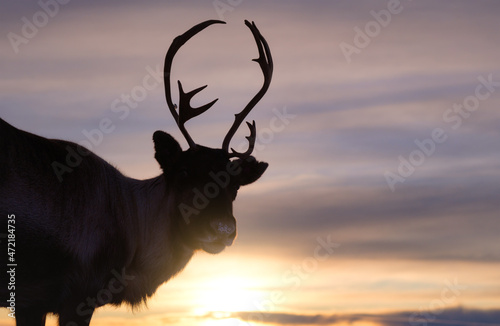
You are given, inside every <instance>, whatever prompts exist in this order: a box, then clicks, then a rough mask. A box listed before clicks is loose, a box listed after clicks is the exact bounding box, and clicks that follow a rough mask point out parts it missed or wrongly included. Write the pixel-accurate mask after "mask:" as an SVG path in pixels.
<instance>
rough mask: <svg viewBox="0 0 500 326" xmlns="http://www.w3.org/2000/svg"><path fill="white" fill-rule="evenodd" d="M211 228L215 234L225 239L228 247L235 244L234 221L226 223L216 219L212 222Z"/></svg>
mask: <svg viewBox="0 0 500 326" xmlns="http://www.w3.org/2000/svg"><path fill="white" fill-rule="evenodd" d="M210 227H211V228H212V229H213V230H214V231H215V233H216V234H217V235H218V236H219V237H221V238H222V239H224V242H225V243H226V245H227V246H230V245H231V244H232V243H233V240H234V238H235V237H236V223H235V222H234V220H233V221H224V220H221V219H214V220H213V221H211V222H210Z"/></svg>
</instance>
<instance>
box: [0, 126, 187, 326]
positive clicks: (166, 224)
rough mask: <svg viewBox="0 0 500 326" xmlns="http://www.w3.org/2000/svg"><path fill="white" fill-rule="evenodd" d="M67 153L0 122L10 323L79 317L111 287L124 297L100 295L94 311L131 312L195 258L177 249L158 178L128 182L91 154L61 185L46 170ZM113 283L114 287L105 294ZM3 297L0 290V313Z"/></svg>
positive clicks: (56, 143)
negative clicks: (10, 229) (10, 255)
mask: <svg viewBox="0 0 500 326" xmlns="http://www.w3.org/2000/svg"><path fill="white" fill-rule="evenodd" d="M67 146H70V147H71V148H73V149H74V150H75V151H76V150H77V146H79V145H77V144H74V143H70V142H66V141H62V140H52V139H45V138H42V137H39V136H36V135H33V134H30V133H27V132H24V131H21V130H18V129H16V128H14V127H12V126H11V125H9V124H7V123H6V122H5V121H3V120H1V119H0V148H1V159H0V160H1V164H0V198H1V200H0V214H1V216H2V219H1V222H2V223H1V230H2V232H4V230H7V225H6V221H7V220H6V217H7V215H10V214H14V215H15V221H16V224H15V235H16V256H15V257H16V263H17V268H16V288H15V295H16V311H17V316H18V318H19V317H21V316H22V314H23V311H24V310H25V309H28V308H31V309H33V308H36V309H39V310H40V311H44V312H45V313H47V312H53V313H58V314H60V313H61V314H63V315H64V312H65V309H66V310H67V309H69V310H70V311H69V314H70V315H77V311H76V308H77V306H78V305H79V304H80V303H86V302H87V300H86V299H87V298H88V297H89V298H97V294H98V292H99V291H101V290H103V289H104V290H105V291H109V292H111V291H110V290H109V289H107V288H108V287H109V286H111V287H112V288H113V289H122V290H121V291H115V292H116V293H112V292H111V294H112V295H111V298H108V297H106V296H105V295H104V294H103V295H102V300H96V303H97V306H99V305H103V304H106V303H115V304H120V303H121V302H123V301H124V302H127V303H130V304H138V303H140V302H141V301H143V300H145V299H146V298H147V297H149V296H151V295H152V294H153V293H154V292H155V290H156V288H157V287H158V286H159V285H160V284H162V283H163V282H165V281H167V280H168V279H169V278H170V277H172V276H173V275H175V274H176V273H177V272H179V271H180V270H181V269H182V268H183V267H184V266H185V265H186V264H187V262H188V261H189V259H190V258H191V256H192V254H193V249H192V248H188V247H187V246H186V245H185V243H184V242H183V241H180V239H179V237H180V236H181V232H180V231H179V229H178V227H179V223H184V222H183V220H182V216H180V214H179V212H178V210H177V209H176V207H175V206H174V205H172V199H173V198H175V194H170V195H169V192H170V191H171V190H170V189H169V187H168V185H167V184H166V182H165V178H164V176H163V175H160V176H158V177H156V178H153V179H149V180H143V181H139V180H134V179H131V178H127V177H125V176H123V175H122V174H121V173H120V172H119V171H118V170H117V169H115V168H114V167H112V166H111V165H110V164H108V163H107V162H105V161H104V160H102V159H101V158H99V157H98V156H96V155H94V154H93V153H89V154H88V155H86V156H83V157H82V162H81V164H80V165H79V166H78V167H76V168H75V169H74V171H72V172H71V173H68V174H66V175H65V180H64V182H59V180H58V179H57V177H56V174H55V173H54V171H53V170H52V163H53V162H54V161H57V162H65V158H66V155H67V153H68V152H67ZM35 181H36V182H35ZM169 198H170V200H169ZM172 208H173V209H172ZM3 243H5V241H3ZM3 252H4V253H6V252H7V249H6V248H5V250H4V251H3ZM4 265H5V264H4ZM117 274H119V275H120V276H122V278H125V280H120V279H119V277H117ZM34 275H36V277H34ZM7 276H8V275H7V274H6V273H1V276H0V277H1V279H2V281H3V282H2V283H1V284H7V283H8V282H7ZM112 279H117V284H109V283H110V280H112ZM122 281H125V282H126V283H127V285H126V286H123V284H120V282H122ZM122 283H123V282H122ZM10 292H11V291H8V289H7V286H2V287H1V288H0V299H1V302H2V305H3V306H5V305H6V303H7V300H8V299H9V295H10ZM108 299H109V300H108ZM99 301H100V302H99ZM75 304H76V306H75ZM68 305H69V306H70V307H69V308H67V306H68ZM85 306H87V305H85ZM89 308H90V307H86V309H84V311H88V310H89ZM71 310H73V311H71ZM89 317H90V316H89V315H88V314H87V316H86V318H85V319H87V318H89ZM73 319H74V318H73Z"/></svg>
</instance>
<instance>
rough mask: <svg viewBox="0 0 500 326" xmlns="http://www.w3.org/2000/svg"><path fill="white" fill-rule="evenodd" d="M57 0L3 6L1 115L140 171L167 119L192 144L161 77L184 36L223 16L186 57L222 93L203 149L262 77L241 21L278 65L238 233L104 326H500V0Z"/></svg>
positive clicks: (182, 74) (186, 68)
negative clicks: (255, 31) (256, 174)
mask: <svg viewBox="0 0 500 326" xmlns="http://www.w3.org/2000/svg"><path fill="white" fill-rule="evenodd" d="M55 1H56V0H41V1H40V2H39V3H38V4H37V2H36V1H8V2H6V1H3V2H2V4H1V5H0V31H1V38H0V57H1V60H0V90H1V92H0V116H1V117H2V118H3V119H5V120H6V121H7V122H9V123H11V124H13V125H14V126H16V127H18V128H20V129H23V130H27V131H29V132H32V133H36V134H39V135H42V136H44V137H48V138H60V139H66V140H70V141H74V142H82V141H85V142H87V144H89V145H90V146H89V147H90V149H91V150H92V151H94V152H95V153H96V154H98V155H99V156H101V157H102V158H104V159H106V160H107V161H108V162H110V163H112V164H113V165H114V166H116V167H117V168H119V170H120V171H122V172H123V173H124V174H126V175H127V176H130V177H134V178H137V179H145V178H150V177H153V176H156V175H158V174H160V173H161V171H160V169H159V166H158V164H157V162H156V161H155V159H154V151H153V142H152V140H151V137H152V134H153V132H154V131H156V130H164V131H166V132H168V133H171V134H172V135H173V136H174V137H175V138H176V139H177V140H178V141H179V142H180V143H181V146H182V147H183V148H184V149H186V148H187V143H186V142H185V140H184V139H183V137H182V135H181V133H180V132H179V131H178V129H177V127H176V125H175V123H174V121H173V118H172V116H171V115H170V113H169V112H168V109H167V106H166V104H165V99H164V91H163V80H162V76H161V71H162V69H163V59H164V55H165V52H166V50H167V48H168V46H169V45H170V43H171V41H172V40H173V38H174V37H175V36H177V35H179V34H181V33H183V32H184V31H186V30H187V29H189V28H190V27H191V26H193V25H195V24H197V23H199V22H201V21H204V20H207V19H221V20H224V21H226V22H227V25H216V26H212V27H210V28H209V29H207V30H205V31H203V32H202V33H201V34H199V35H197V36H196V37H195V38H193V39H192V40H191V41H190V42H189V43H188V44H186V46H185V47H183V48H182V49H181V50H180V51H179V53H178V55H177V57H176V59H175V60H174V64H173V76H172V80H173V81H174V82H175V80H178V79H180V80H182V82H183V86H184V87H185V89H186V90H189V89H194V88H196V87H199V86H202V85H205V84H208V85H209V86H208V88H207V89H205V90H204V91H203V92H202V93H200V94H199V95H197V96H196V97H195V98H194V100H193V104H194V105H201V104H204V103H206V102H209V101H211V100H212V99H215V98H219V101H218V102H217V103H216V105H215V106H214V107H213V108H212V109H211V110H210V111H208V112H207V113H205V114H203V115H202V116H199V117H197V118H194V119H193V120H192V121H189V122H188V123H187V124H186V126H187V128H188V129H189V131H190V133H191V135H192V136H193V139H194V140H195V141H196V142H197V143H200V144H202V145H205V146H210V147H220V146H221V144H222V139H223V138H224V135H225V134H226V132H227V130H228V129H229V127H230V126H231V123H232V121H233V114H234V113H237V112H239V111H240V110H241V109H242V108H243V107H244V105H245V104H246V103H247V102H248V101H249V100H250V99H251V98H252V96H253V95H254V94H255V93H256V92H257V91H258V90H259V88H260V86H261V83H262V75H261V72H260V70H259V67H258V65H257V64H256V63H254V62H252V61H251V59H253V58H256V57H257V56H258V54H257V49H256V46H255V42H254V40H253V38H252V35H251V33H250V31H249V30H248V28H247V27H246V26H245V25H244V20H245V19H248V20H251V21H255V23H256V24H257V26H258V28H259V29H260V31H261V33H262V34H263V35H264V37H265V38H266V39H267V41H268V42H269V45H270V48H271V51H272V54H273V58H274V62H275V69H274V77H273V81H272V84H271V87H270V89H269V91H268V93H267V94H266V96H265V97H264V98H263V100H262V101H261V102H260V103H259V104H258V105H257V107H256V108H255V109H254V110H253V111H252V112H251V114H250V115H249V117H248V119H249V120H255V121H256V124H257V131H258V139H257V145H256V149H255V152H254V156H255V157H256V158H258V159H259V160H262V161H266V162H269V164H270V167H269V169H268V170H267V172H266V173H265V174H264V176H263V177H262V178H261V179H260V180H259V181H258V182H256V183H255V184H252V185H251V186H248V187H244V188H242V189H241V190H240V192H239V194H238V198H237V200H236V202H235V205H234V210H235V216H236V218H237V222H238V237H237V239H236V241H235V244H234V245H233V246H231V247H230V248H228V249H226V250H225V251H224V252H222V253H221V254H219V255H216V256H213V255H209V254H207V253H202V252H200V253H197V254H196V255H195V256H194V257H193V259H192V261H191V262H190V263H189V264H188V266H187V267H186V269H185V270H184V271H183V272H182V273H181V274H180V275H178V276H177V277H176V278H175V279H173V280H172V281H170V282H168V283H166V284H164V285H163V286H162V287H160V288H159V290H158V291H157V293H156V295H155V296H154V297H153V298H152V299H151V300H150V301H149V302H148V307H143V308H142V309H140V310H138V311H134V312H133V311H131V309H130V308H127V307H126V306H124V307H121V308H113V307H109V308H108V307H106V308H100V309H98V310H97V312H96V314H95V315H94V318H93V319H92V323H91V325H96V326H103V325H112V326H114V325H116V326H118V325H126V326H136V325H137V326H143V325H154V326H160V325H175V326H178V325H193V326H215V325H217V326H218V325H220V326H229V325H255V326H260V325H271V326H276V325H299V326H310V325H333V326H341V325H354V326H395V325H410V326H416V325H419V326H420V325H421V326H425V325H428V326H431V325H435V326H437V325H439V326H440V325H448V326H449V325H456V326H459V325H460V326H461V325H464V326H466V325H467V326H469V325H479V326H485V325H500V241H499V238H500V237H499V235H500V182H499V180H500V109H499V106H500V32H499V31H500V19H499V17H500V1H495V0H490V1H485V0H476V1H465V0H454V1H451V0H443V1H433V0H413V1H411V0H401V1H396V0H388V1H378V0H370V1H368V0H365V1H353V0H351V1H349V0H342V1H320V0H313V1H285V0H279V1H261V0H258V1H249V0H246V1H244V0H220V1H219V0H215V1H213V0H209V1H153V0H148V1H131V0H127V1H123V0H122V1H119V0H112V1H106V2H100V1H97V0H92V1H83V0H71V1H68V0H64V1H63V0H59V1H60V2H55ZM47 3H49V4H50V5H45V4H47ZM55 3H56V4H57V6H56V5H54V4H55ZM41 4H42V5H41ZM35 24H36V25H35ZM148 76H149V77H148ZM174 91H175V89H174ZM127 96H128V97H130V98H132V100H131V101H129V102H128V103H127V102H124V101H123V99H124V98H126V97H127ZM175 99H176V97H175V95H174V100H175ZM117 105H120V109H119V110H118V109H117V107H118V106H117ZM103 120H106V121H109V120H111V122H112V126H113V128H112V129H113V130H112V131H111V132H109V133H102V135H103V137H102V139H97V138H89V136H88V135H89V134H93V135H96V133H95V130H96V129H98V128H99V126H100V123H101V121H103ZM92 131H94V133H93V132H92ZM247 133H248V131H247V129H246V127H242V128H241V130H240V131H239V132H238V133H237V135H236V136H235V138H234V140H233V143H232V146H233V147H235V148H238V146H240V145H241V144H243V145H244V144H245V143H246V140H245V138H244V136H245V135H246V134H247ZM7 312H8V311H7V310H5V309H2V310H0V326H4V325H5V326H6V325H9V326H11V325H15V322H14V321H13V320H12V319H11V318H9V317H7ZM48 324H50V325H56V319H55V318H53V317H51V318H50V319H49V323H48Z"/></svg>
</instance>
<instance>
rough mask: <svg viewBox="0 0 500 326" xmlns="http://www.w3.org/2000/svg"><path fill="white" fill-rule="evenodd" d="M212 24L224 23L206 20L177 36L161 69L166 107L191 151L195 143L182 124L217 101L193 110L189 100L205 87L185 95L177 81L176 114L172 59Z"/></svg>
mask: <svg viewBox="0 0 500 326" xmlns="http://www.w3.org/2000/svg"><path fill="white" fill-rule="evenodd" d="M213 24H225V22H223V21H220V20H207V21H205V22H202V23H199V24H198V25H196V26H193V27H191V28H190V29H189V30H188V31H187V32H185V33H184V34H182V35H179V36H177V37H176V38H175V39H174V40H173V42H172V44H171V45H170V47H169V48H168V51H167V54H166V56H165V65H164V68H163V79H164V84H165V98H166V100H167V105H168V108H169V109H170V112H171V113H172V116H173V117H174V119H175V122H176V123H177V126H178V127H179V129H180V130H181V132H182V134H183V135H184V138H186V141H187V142H188V144H189V147H190V148H192V149H195V148H196V143H195V142H194V141H193V139H192V138H191V136H190V135H189V133H188V132H187V130H186V128H185V127H184V123H186V121H188V120H189V119H191V118H194V117H196V116H198V115H200V114H202V113H203V112H205V111H207V110H208V109H209V108H210V107H211V106H212V105H214V103H215V102H217V99H215V100H214V101H212V102H210V103H208V104H205V105H203V106H200V107H198V108H193V107H192V106H191V103H190V101H191V99H192V98H193V96H195V95H196V94H197V93H199V92H200V91H202V90H203V89H204V88H205V87H207V85H205V86H202V87H199V88H197V89H195V90H192V91H190V92H187V93H185V92H184V90H183V89H182V84H181V82H180V81H177V83H178V87H179V113H177V111H176V109H177V106H176V105H175V104H174V103H173V101H172V93H171V89H170V72H171V69H172V61H173V59H174V56H175V54H176V53H177V51H178V50H179V49H180V48H181V47H182V46H183V45H184V44H185V43H186V42H187V41H189V39H191V38H192V37H193V36H195V35H196V34H198V33H199V32H201V31H202V30H204V29H205V28H207V27H208V26H210V25H213Z"/></svg>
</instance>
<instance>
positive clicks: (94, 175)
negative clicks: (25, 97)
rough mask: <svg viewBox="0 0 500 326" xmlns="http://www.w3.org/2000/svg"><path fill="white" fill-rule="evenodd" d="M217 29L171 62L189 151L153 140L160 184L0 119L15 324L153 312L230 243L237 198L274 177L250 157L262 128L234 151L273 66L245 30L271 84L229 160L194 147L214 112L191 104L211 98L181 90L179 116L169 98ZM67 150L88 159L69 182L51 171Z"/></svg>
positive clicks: (5, 295) (2, 293)
mask: <svg viewBox="0 0 500 326" xmlns="http://www.w3.org/2000/svg"><path fill="white" fill-rule="evenodd" d="M219 23H224V22H222V21H217V20H210V21H206V22H203V23H200V24H198V25H196V26H194V27H192V28H191V29H189V30H188V31H187V32H185V33H184V34H182V35H180V36H178V37H176V38H175V39H174V41H173V42H172V44H171V46H170V48H169V49H168V51H167V54H166V57H165V67H164V80H165V94H166V101H167V104H168V107H169V109H170V112H171V113H172V115H173V117H174V119H175V121H176V123H177V125H178V126H179V128H180V130H181V132H182V134H183V136H184V137H185V138H186V140H187V142H188V144H189V149H187V150H185V151H183V150H182V149H181V146H180V145H179V143H178V142H177V141H176V140H175V139H174V138H173V137H172V136H170V135H169V134H167V133H165V132H163V131H156V132H155V133H154V134H153V142H154V148H155V158H156V160H157V161H158V163H159V164H160V167H161V169H162V171H163V173H162V174H161V175H160V176H158V177H156V178H152V179H149V180H135V179H132V178H129V177H126V176H124V175H122V174H121V173H120V172H119V171H118V170H117V169H115V168H114V167H113V166H111V165H110V164H108V163H107V162H105V161H104V160H103V159H101V158H100V157H98V156H97V155H95V154H93V153H91V152H90V151H88V150H87V149H85V148H83V147H81V146H79V145H77V144H75V143H72V142H68V141H64V140H56V139H47V138H43V137H40V136H37V135H34V134H31V133H28V132H25V131H22V130H19V129H17V128H15V127H13V126H11V125H10V124H8V123H7V122H5V121H4V120H2V119H0V153H1V154H0V216H1V218H0V224H1V225H0V227H1V230H2V231H1V232H7V230H9V234H10V233H12V235H13V236H12V238H15V242H14V241H11V242H14V246H15V247H13V246H12V244H11V243H8V241H6V240H7V239H5V238H4V239H2V246H3V249H2V260H1V261H2V266H4V267H5V266H9V267H8V268H11V270H12V272H11V274H12V273H13V274H14V281H13V280H12V275H11V274H8V273H5V272H2V273H0V275H1V276H0V279H1V281H2V283H1V287H0V299H1V305H2V306H3V307H8V308H9V309H10V310H11V313H14V312H15V317H16V323H17V325H18V326H25V325H44V324H45V316H46V315H47V314H48V313H54V314H57V315H58V316H59V325H64V326H67V325H68V326H77V325H88V324H89V323H90V319H91V318H92V314H93V312H94V310H95V308H97V307H100V306H103V305H105V304H113V305H120V304H122V303H128V304H130V305H132V306H134V305H139V304H141V303H142V302H145V301H146V300H147V298H148V297H150V296H151V295H153V293H154V292H155V291H156V289H157V288H158V287H159V286H160V285H161V284H162V283H164V282H166V281H168V280H169V279H170V278H171V277H173V276H174V275H176V274H177V273H179V272H180V271H181V270H182V269H183V268H184V266H185V265H186V264H187V263H188V261H189V260H190V259H191V257H192V255H193V253H194V252H195V251H197V250H204V251H206V252H208V253H212V254H215V253H219V252H221V251H222V250H223V249H224V248H225V247H226V246H230V245H231V244H232V243H233V241H234V239H235V236H236V220H235V218H234V216H233V209H232V202H233V201H234V200H235V198H236V194H237V190H238V188H239V187H240V186H244V185H248V184H250V183H253V182H254V181H256V180H257V179H258V178H259V177H260V176H261V175H262V174H263V173H264V171H265V170H266V168H267V167H268V164H267V163H264V162H258V161H257V160H256V159H255V158H254V157H253V156H251V153H252V151H253V148H254V144H255V138H256V128H255V121H254V122H253V123H252V124H250V123H248V122H247V125H248V127H249V129H250V136H248V137H247V138H248V141H249V147H248V150H247V151H246V152H244V153H239V152H236V151H235V150H233V149H231V150H230V149H229V144H230V142H231V139H232V137H233V136H234V134H235V132H236V131H237V129H238V128H239V126H240V125H241V123H242V121H243V120H244V119H245V117H246V116H247V114H248V113H249V112H250V110H252V109H253V107H255V105H256V104H257V103H258V102H259V100H260V99H261V98H262V97H263V96H264V94H265V93H266V91H267V90H268V88H269V85H270V82H271V77H272V73H273V62H272V57H271V52H270V50H269V47H268V45H267V42H266V40H265V39H264V38H263V37H262V35H261V34H260V32H259V30H258V29H257V27H256V26H255V24H254V23H249V22H248V21H245V24H246V25H247V26H248V27H249V28H250V30H251V32H252V34H253V36H254V38H255V41H256V43H257V48H258V51H259V58H257V59H254V61H256V62H257V63H258V64H259V65H260V68H261V69H262V72H263V75H264V84H263V85H262V88H261V89H260V90H259V92H258V93H257V94H256V95H255V96H254V97H253V99H252V100H251V101H250V102H249V103H248V104H247V105H246V107H245V108H244V109H243V110H242V111H241V112H240V113H238V114H236V117H235V121H234V124H233V125H232V127H231V128H230V130H229V132H228V133H227V135H226V136H225V138H224V141H223V144H222V148H220V149H213V148H208V147H204V146H202V145H199V144H196V143H195V142H194V141H193V139H192V138H191V137H190V135H189V134H188V132H187V130H186V128H185V127H184V124H185V122H186V121H188V120H189V119H192V118H194V117H196V116H198V115H200V114H202V113H203V112H205V111H206V110H208V109H209V108H210V107H211V106H212V105H213V104H214V103H215V102H216V101H217V100H214V101H212V102H211V103H208V104H206V105H203V106H201V107H199V108H193V107H192V106H191V104H190V100H191V98H192V97H193V96H194V95H195V94H197V93H198V92H200V91H201V90H202V89H204V88H205V87H206V86H203V87H200V88H198V89H195V90H193V91H190V92H187V93H185V92H184V90H183V88H182V84H181V83H180V82H178V87H179V108H178V109H177V106H176V105H175V104H173V101H172V97H171V90H170V70H171V66H172V61H173V58H174V56H175V54H176V53H177V51H178V50H179V48H180V47H181V46H182V45H183V44H184V43H186V42H187V41H188V40H189V39H190V38H192V37H193V36H194V35H196V34H197V33H199V32H200V31H202V30H203V29H205V28H206V27H208V26H210V25H212V24H219ZM68 149H71V150H72V151H74V152H78V153H82V152H84V153H86V155H85V156H84V157H82V160H81V162H80V163H79V165H78V166H77V167H75V169H74V170H73V171H72V172H71V173H68V174H67V175H66V176H65V178H64V180H63V181H62V182H60V180H58V178H57V177H56V175H55V173H54V171H53V170H52V168H51V164H52V163H53V162H55V161H64V159H65V157H66V155H67V151H68ZM202 195H204V196H203V198H202ZM4 230H5V231H4ZM10 238H11V236H10V235H9V239H10ZM7 245H8V246H9V248H10V247H13V248H10V249H9V252H11V251H12V255H11V256H7V255H6V253H7V248H6V246H7ZM14 252H15V255H14V254H13V253H14ZM7 258H9V260H7ZM8 264H9V265H8ZM12 281H13V282H12ZM12 302H14V305H13V304H12ZM14 309H15V311H14Z"/></svg>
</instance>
